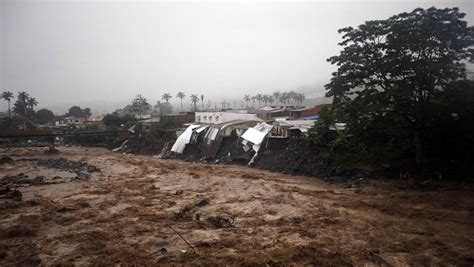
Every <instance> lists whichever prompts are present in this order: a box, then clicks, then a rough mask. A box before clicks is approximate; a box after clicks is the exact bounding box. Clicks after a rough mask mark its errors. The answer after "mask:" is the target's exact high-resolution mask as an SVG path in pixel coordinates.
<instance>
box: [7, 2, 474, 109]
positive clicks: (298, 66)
mask: <svg viewBox="0 0 474 267" xmlns="http://www.w3.org/2000/svg"><path fill="white" fill-rule="evenodd" d="M473 2H474V1H471V0H465V1H437V2H436V1H435V2H433V1H383V2H382V1H360V2H357V1H336V2H334V1H332V2H320V1H319V2H307V3H295V2H293V3H281V2H268V1H265V2H257V3H250V2H233V3H232V2H228V3H217V2H207V3H197V2H191V3H189V2H188V3H186V2H174V3H173V2H121V3H118V2H113V1H106V2H95V1H86V2H76V1H54V2H46V1H41V0H37V1H10V0H0V3H1V4H0V9H1V10H0V24H1V27H0V50H1V53H0V57H1V58H0V74H1V75H0V91H5V90H9V91H12V92H14V93H15V95H16V93H17V92H18V91H21V90H25V91H28V92H29V93H30V95H32V96H34V97H36V98H37V99H38V101H39V102H40V107H47V108H51V109H53V110H54V111H56V112H63V111H64V110H65V107H67V106H68V105H69V106H70V105H71V104H74V103H78V104H80V105H88V106H91V107H92V108H93V111H94V109H95V111H96V113H97V111H99V112H98V113H100V112H104V111H110V109H112V108H115V107H117V106H119V105H121V104H123V103H126V102H128V101H130V100H131V99H132V98H133V96H134V95H136V94H138V93H141V94H142V95H144V96H146V97H147V98H148V99H149V100H150V102H153V103H155V102H156V100H159V98H160V96H161V94H162V93H164V92H170V93H172V95H173V96H175V95H176V92H178V91H179V90H182V91H184V92H186V93H187V94H188V95H189V94H191V93H198V94H201V93H202V94H204V95H206V98H207V99H212V100H214V99H215V100H218V101H221V100H222V99H223V98H227V99H230V98H233V97H239V98H240V97H241V96H243V95H244V94H255V93H257V92H262V93H266V92H268V93H269V92H272V91H274V90H276V89H280V90H285V89H297V88H299V87H301V86H311V88H314V89H312V90H311V91H309V92H305V93H306V94H307V95H309V94H312V95H322V94H323V93H324V89H323V85H324V84H325V83H327V82H328V80H329V77H330V74H331V72H332V71H334V67H333V66H331V65H330V64H329V63H327V62H326V59H327V58H328V57H329V56H332V55H335V54H337V53H338V51H339V50H340V47H338V46H337V43H338V42H339V41H340V37H341V36H340V35H339V34H338V33H337V30H338V29H339V28H342V27H345V26H351V25H352V26H356V25H359V24H361V23H363V22H364V21H367V20H373V19H385V18H387V17H389V16H391V15H394V14H397V13H400V12H404V11H411V10H413V9H414V8H416V7H425V8H427V7H430V6H436V7H453V6H458V7H460V8H461V11H463V12H464V13H466V14H467V17H466V19H467V20H468V21H469V24H470V25H473V11H474V10H473V4H472V3H473ZM306 90H308V89H306ZM5 108H6V104H5V103H4V101H1V103H0V110H4V109H5Z"/></svg>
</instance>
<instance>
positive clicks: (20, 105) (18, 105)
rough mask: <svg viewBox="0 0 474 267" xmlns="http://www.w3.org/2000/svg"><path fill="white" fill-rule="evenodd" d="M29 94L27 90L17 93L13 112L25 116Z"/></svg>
mask: <svg viewBox="0 0 474 267" xmlns="http://www.w3.org/2000/svg"><path fill="white" fill-rule="evenodd" d="M29 98H30V96H29V95H28V93H27V92H25V91H22V92H19V93H18V96H17V99H16V102H15V104H14V105H13V113H15V114H17V115H19V116H21V117H26V114H27V109H28V99H29Z"/></svg>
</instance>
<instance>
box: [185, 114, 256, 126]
mask: <svg viewBox="0 0 474 267" xmlns="http://www.w3.org/2000/svg"><path fill="white" fill-rule="evenodd" d="M194 116H195V121H196V122H197V123H207V124H220V123H225V122H229V121H235V120H244V121H247V120H248V121H261V119H260V118H259V117H257V114H248V113H230V112H196V113H195V114H194Z"/></svg>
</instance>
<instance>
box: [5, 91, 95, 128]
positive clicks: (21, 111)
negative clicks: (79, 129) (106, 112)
mask: <svg viewBox="0 0 474 267" xmlns="http://www.w3.org/2000/svg"><path fill="white" fill-rule="evenodd" d="M1 97H2V99H3V100H5V101H6V102H7V104H8V117H10V118H11V117H12V115H13V116H17V117H20V118H23V119H29V120H31V121H36V122H38V123H41V124H45V123H51V122H53V121H54V120H55V119H63V118H66V117H69V116H73V117H77V118H87V117H90V116H91V115H92V113H91V109H90V108H84V109H82V108H81V107H79V106H72V107H71V108H69V109H68V112H67V113H65V114H64V115H60V116H56V115H54V113H53V112H52V111H51V110H49V109H46V108H42V109H39V110H38V111H35V107H36V106H38V104H39V102H38V101H37V100H36V98H35V97H32V96H30V94H29V93H27V92H26V91H21V92H19V93H18V95H17V98H16V101H15V102H14V103H13V108H11V102H12V100H14V94H13V93H12V92H10V91H4V92H2V94H1Z"/></svg>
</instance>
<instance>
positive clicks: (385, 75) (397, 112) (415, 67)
mask: <svg viewBox="0 0 474 267" xmlns="http://www.w3.org/2000/svg"><path fill="white" fill-rule="evenodd" d="M464 16H465V14H464V13H461V12H459V9H458V8H445V9H436V8H434V7H433V8H429V9H422V8H417V9H415V10H413V11H412V12H409V13H401V14H398V15H395V16H392V17H390V18H388V19H385V20H375V21H367V22H366V23H364V24H362V25H360V26H358V27H357V28H353V27H347V28H344V29H341V30H339V33H343V34H344V35H343V41H342V42H341V43H340V45H341V46H342V47H343V50H342V51H341V53H340V54H339V55H338V56H334V57H331V58H329V59H328V61H329V62H331V63H332V64H335V65H337V66H338V70H337V71H336V72H334V73H333V74H332V78H331V81H330V83H329V84H327V85H326V86H325V87H326V89H327V96H332V97H333V99H334V100H333V104H334V111H335V113H336V114H337V115H338V116H339V117H340V119H343V120H344V121H345V122H347V123H348V129H349V130H351V131H352V133H353V134H354V136H355V137H360V138H359V141H360V142H364V141H365V142H366V143H367V145H368V147H369V146H373V145H374V142H375V139H374V136H375V133H376V132H377V133H379V134H382V136H392V138H391V139H389V140H393V138H395V137H396V136H401V137H400V138H398V139H397V140H398V141H396V142H398V143H395V144H394V146H396V147H406V148H407V149H406V151H415V153H414V160H415V162H416V166H417V168H418V170H421V169H422V168H423V167H424V163H425V147H424V144H425V139H426V138H427V136H428V135H429V132H428V130H427V129H428V127H427V126H428V125H429V124H430V121H432V120H433V119H434V118H433V116H432V112H431V111H432V110H433V108H435V106H436V104H437V102H439V101H440V100H441V99H442V98H443V95H444V89H445V88H446V86H447V85H449V84H450V83H452V82H454V81H457V80H461V79H464V78H465V76H466V71H465V65H464V60H466V59H468V58H469V57H471V59H472V53H473V49H472V45H474V28H473V27H468V26H467V22H466V21H464V20H462V19H463V18H464ZM381 122H384V124H383V125H385V129H384V128H380V123H381ZM371 129H373V131H372V132H370V130H371ZM369 134H372V135H370V136H368V135H369ZM386 140H387V139H386V138H385V139H381V140H380V143H381V144H385V145H387V144H386V142H387V141H386ZM403 140H412V141H411V142H407V143H402V142H403Z"/></svg>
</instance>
